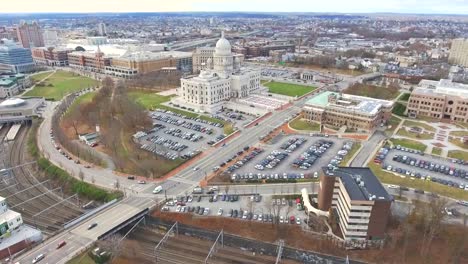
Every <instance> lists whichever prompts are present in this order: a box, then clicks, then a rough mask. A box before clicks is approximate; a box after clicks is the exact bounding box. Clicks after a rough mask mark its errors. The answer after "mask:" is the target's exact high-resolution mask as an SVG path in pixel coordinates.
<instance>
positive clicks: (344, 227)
mask: <svg viewBox="0 0 468 264" xmlns="http://www.w3.org/2000/svg"><path fill="white" fill-rule="evenodd" d="M392 201H393V197H392V196H391V195H389V194H388V193H387V191H386V190H385V188H384V187H383V186H382V184H381V183H380V181H379V180H378V179H377V177H376V176H375V175H374V173H372V171H371V170H370V169H369V168H358V167H338V168H337V169H335V170H329V169H328V168H326V167H325V168H323V171H322V173H321V175H320V183H319V194H318V209H320V210H322V211H332V212H333V214H334V215H336V216H337V219H338V224H339V226H340V231H341V233H342V235H343V237H344V239H345V240H353V241H354V240H356V241H359V240H361V241H362V240H378V239H383V238H384V237H385V236H384V235H385V229H386V227H387V223H388V220H389V216H390V206H391V204H392Z"/></svg>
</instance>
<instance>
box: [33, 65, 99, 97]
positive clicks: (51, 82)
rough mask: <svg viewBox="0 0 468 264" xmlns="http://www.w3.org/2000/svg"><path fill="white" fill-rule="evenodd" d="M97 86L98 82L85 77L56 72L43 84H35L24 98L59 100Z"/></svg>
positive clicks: (41, 75) (43, 75)
mask: <svg viewBox="0 0 468 264" xmlns="http://www.w3.org/2000/svg"><path fill="white" fill-rule="evenodd" d="M48 74H50V73H48ZM46 75H47V74H46V73H41V74H38V75H36V76H34V77H33V78H41V77H42V78H44V77H45V76H46ZM38 80H39V79H38ZM98 84H99V82H98V81H96V80H93V79H91V78H88V77H85V76H80V75H76V74H73V73H70V72H66V71H57V72H55V73H54V74H53V75H52V76H50V77H49V78H47V79H46V80H45V81H44V82H41V83H37V84H36V86H35V87H34V89H32V90H31V91H28V92H27V93H26V94H25V96H41V97H45V98H48V99H53V100H60V99H62V98H63V97H64V96H65V95H67V94H70V93H73V92H76V91H79V90H82V89H86V88H89V87H94V86H97V85H98Z"/></svg>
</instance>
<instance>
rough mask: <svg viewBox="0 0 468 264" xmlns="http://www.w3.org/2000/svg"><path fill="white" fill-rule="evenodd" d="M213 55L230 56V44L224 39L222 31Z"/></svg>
mask: <svg viewBox="0 0 468 264" xmlns="http://www.w3.org/2000/svg"><path fill="white" fill-rule="evenodd" d="M215 53H216V54H217V55H231V43H229V40H227V39H226V38H224V31H223V32H222V33H221V38H220V39H219V40H218V42H216V49H215Z"/></svg>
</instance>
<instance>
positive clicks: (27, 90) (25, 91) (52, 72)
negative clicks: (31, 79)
mask: <svg viewBox="0 0 468 264" xmlns="http://www.w3.org/2000/svg"><path fill="white" fill-rule="evenodd" d="M56 71H57V70H54V71H50V74H49V75H47V76H46V77H45V78H44V79H42V80H40V81H38V82H37V83H41V82H43V81H45V80H47V79H48V78H49V77H50V76H52V75H53V74H54V73H55V72H56ZM45 72H48V71H45ZM41 73H44V72H38V73H36V74H33V75H37V74H41ZM35 87H36V85H35V84H34V85H33V86H31V87H29V88H27V89H26V90H24V91H23V92H22V93H21V94H20V96H24V95H25V94H26V93H27V92H29V91H31V90H32V89H34V88H35Z"/></svg>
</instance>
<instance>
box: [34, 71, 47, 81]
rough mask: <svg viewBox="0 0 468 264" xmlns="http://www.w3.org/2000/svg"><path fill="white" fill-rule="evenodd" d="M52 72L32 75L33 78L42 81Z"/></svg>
mask: <svg viewBox="0 0 468 264" xmlns="http://www.w3.org/2000/svg"><path fill="white" fill-rule="evenodd" d="M51 73H52V71H47V72H41V73H37V74H34V75H31V79H33V80H34V81H41V80H42V79H44V78H45V77H47V76H49V75H50V74H51Z"/></svg>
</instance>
